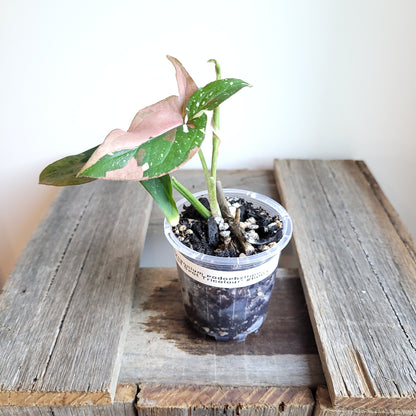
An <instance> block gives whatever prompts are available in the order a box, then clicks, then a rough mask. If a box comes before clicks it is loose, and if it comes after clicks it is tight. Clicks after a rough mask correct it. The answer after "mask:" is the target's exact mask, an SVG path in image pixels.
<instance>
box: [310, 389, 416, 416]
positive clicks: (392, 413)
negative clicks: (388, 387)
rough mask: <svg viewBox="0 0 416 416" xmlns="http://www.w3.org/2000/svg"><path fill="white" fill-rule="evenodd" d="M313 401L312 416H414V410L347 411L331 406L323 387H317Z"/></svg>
mask: <svg viewBox="0 0 416 416" xmlns="http://www.w3.org/2000/svg"><path fill="white" fill-rule="evenodd" d="M315 399H316V405H315V412H314V416H415V411H414V410H403V409H388V408H379V407H377V406H375V407H371V406H366V407H364V408H357V407H355V408H354V409H348V408H342V407H339V406H332V404H331V399H330V397H329V393H328V389H327V388H326V387H325V386H319V387H318V389H317V391H316V395H315Z"/></svg>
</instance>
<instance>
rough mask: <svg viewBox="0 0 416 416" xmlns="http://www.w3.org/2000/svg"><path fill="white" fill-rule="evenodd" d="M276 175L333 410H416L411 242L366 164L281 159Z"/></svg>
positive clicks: (415, 288)
mask: <svg viewBox="0 0 416 416" xmlns="http://www.w3.org/2000/svg"><path fill="white" fill-rule="evenodd" d="M275 173H276V181H277V184H278V187H279V190H280V195H281V197H282V200H283V202H284V205H286V208H287V209H288V211H289V213H290V214H291V216H292V219H293V222H294V239H295V243H296V249H297V252H298V255H299V260H300V265H301V270H302V276H301V277H302V280H303V285H304V289H305V294H306V300H307V302H308V307H309V312H310V316H311V320H312V324H313V327H314V331H315V337H316V339H317V343H318V348H319V352H320V356H321V360H322V364H323V368H324V372H325V376H326V381H327V385H328V389H329V394H330V397H331V401H332V403H333V405H335V406H343V407H345V408H361V409H362V408H366V407H368V408H375V407H378V408H384V409H389V408H392V409H412V408H416V370H415V368H416V263H415V257H414V253H412V250H413V249H412V247H414V246H413V245H412V244H413V243H409V241H404V239H403V235H404V234H403V233H401V232H398V229H397V228H396V226H395V224H392V222H391V218H392V214H391V209H392V208H389V209H387V210H386V205H385V204H382V203H381V202H380V194H377V192H376V193H375V191H374V189H375V188H374V183H373V184H371V183H369V181H368V177H369V176H368V175H365V174H363V164H362V163H361V164H357V163H355V162H353V161H320V160H315V161H312V160H277V161H276V162H275ZM381 199H383V198H381ZM394 217H395V218H397V216H395V215H394ZM396 224H397V222H396Z"/></svg>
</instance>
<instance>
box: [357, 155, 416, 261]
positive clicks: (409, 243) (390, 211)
mask: <svg viewBox="0 0 416 416" xmlns="http://www.w3.org/2000/svg"><path fill="white" fill-rule="evenodd" d="M355 164H356V166H357V167H358V169H359V170H360V172H361V173H362V175H363V176H364V178H365V180H366V181H367V183H368V184H369V186H370V187H371V189H372V190H373V193H374V195H375V197H376V198H377V200H378V201H379V202H380V205H381V206H382V207H383V209H384V211H385V212H386V214H387V217H388V218H389V220H390V222H391V223H392V224H393V227H394V228H395V229H396V231H397V234H398V235H399V237H400V239H401V240H402V241H403V243H404V245H405V246H406V248H407V250H408V251H409V253H410V255H411V256H412V258H413V259H414V260H416V244H415V241H414V240H413V238H412V236H411V235H410V233H409V231H408V230H407V228H406V227H405V226H404V224H403V222H402V220H401V219H400V217H399V214H398V213H397V211H396V210H395V209H394V207H393V205H392V204H391V203H390V201H389V200H388V198H387V197H386V195H385V194H384V192H383V190H382V189H381V187H380V185H379V184H378V183H377V181H376V179H375V178H374V176H373V174H372V173H371V171H370V169H369V168H368V166H367V164H366V163H365V162H364V161H362V160H356V161H355Z"/></svg>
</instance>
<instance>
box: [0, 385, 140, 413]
mask: <svg viewBox="0 0 416 416" xmlns="http://www.w3.org/2000/svg"><path fill="white" fill-rule="evenodd" d="M136 394H137V386H136V385H118V386H117V390H116V394H115V397H114V402H113V404H111V405H84V406H78V407H77V406H0V416H137V412H136V410H135V408H134V402H135V400H136Z"/></svg>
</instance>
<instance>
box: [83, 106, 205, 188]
mask: <svg viewBox="0 0 416 416" xmlns="http://www.w3.org/2000/svg"><path fill="white" fill-rule="evenodd" d="M206 125H207V116H206V114H202V115H201V116H200V117H198V118H196V119H194V120H192V126H186V125H181V126H178V127H176V128H174V129H172V130H169V131H168V132H166V133H163V134H161V135H159V136H157V137H153V138H150V139H149V140H147V141H146V142H144V143H142V144H141V145H139V146H135V147H133V148H131V149H124V150H120V151H117V152H114V153H108V154H106V155H104V156H103V157H101V158H100V159H98V160H97V161H96V162H95V163H94V164H93V165H90V166H88V168H86V169H85V170H83V171H82V172H80V173H79V176H80V177H94V178H103V179H114V180H135V181H137V180H139V181H140V180H146V179H151V178H157V177H160V176H162V175H166V174H167V173H170V172H172V171H174V170H176V169H177V168H178V167H179V166H181V165H183V164H184V163H186V162H187V161H188V160H189V159H191V158H192V157H193V156H194V155H195V153H197V152H198V149H199V147H200V146H201V144H202V142H203V140H204V138H205V128H206Z"/></svg>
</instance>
